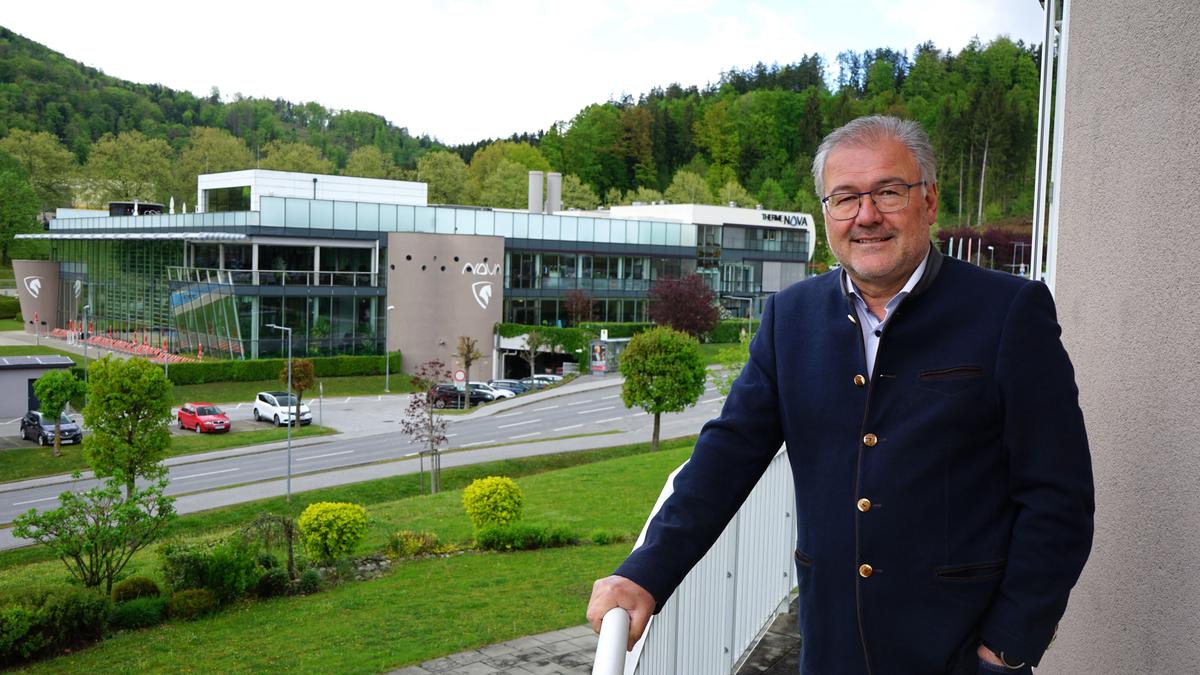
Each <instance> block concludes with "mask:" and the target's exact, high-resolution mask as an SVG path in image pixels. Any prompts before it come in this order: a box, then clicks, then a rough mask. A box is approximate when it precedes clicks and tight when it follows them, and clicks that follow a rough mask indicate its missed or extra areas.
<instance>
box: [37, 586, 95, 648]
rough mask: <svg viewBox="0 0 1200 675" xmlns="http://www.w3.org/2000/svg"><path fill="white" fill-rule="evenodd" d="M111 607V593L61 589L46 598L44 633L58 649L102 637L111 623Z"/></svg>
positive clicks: (82, 589) (50, 593) (43, 619)
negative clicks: (102, 593)
mask: <svg viewBox="0 0 1200 675" xmlns="http://www.w3.org/2000/svg"><path fill="white" fill-rule="evenodd" d="M111 607H112V601H111V600H109V599H108V596H107V595H100V594H99V593H97V592H95V591H94V590H92V589H87V588H79V587H76V586H66V587H62V588H57V589H55V590H53V591H51V592H49V593H47V594H46V596H45V598H44V599H43V600H42V605H41V621H40V624H41V626H40V628H41V631H42V634H43V635H45V636H46V638H47V639H48V640H49V641H50V643H51V644H53V645H55V647H58V648H62V647H69V646H71V645H76V644H82V643H85V642H91V641H93V640H99V639H100V638H101V637H102V636H103V635H104V629H105V628H106V627H107V625H108V612H109V608H111Z"/></svg>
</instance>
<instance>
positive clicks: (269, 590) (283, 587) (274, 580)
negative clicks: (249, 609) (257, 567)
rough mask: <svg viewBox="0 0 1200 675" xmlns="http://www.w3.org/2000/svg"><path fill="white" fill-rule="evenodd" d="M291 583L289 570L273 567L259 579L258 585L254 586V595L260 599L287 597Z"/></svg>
mask: <svg viewBox="0 0 1200 675" xmlns="http://www.w3.org/2000/svg"><path fill="white" fill-rule="evenodd" d="M291 582H292V580H291V579H289V578H288V573H287V570H285V569H283V568H281V567H272V568H269V569H268V570H267V571H265V572H263V573H262V575H261V576H259V577H258V583H257V584H255V585H254V594H255V595H257V596H258V597H260V598H274V597H276V596H279V595H287V592H288V586H289V585H290V584H291Z"/></svg>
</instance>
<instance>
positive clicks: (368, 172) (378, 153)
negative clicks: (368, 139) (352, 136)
mask: <svg viewBox="0 0 1200 675" xmlns="http://www.w3.org/2000/svg"><path fill="white" fill-rule="evenodd" d="M342 175H343V176H362V177H363V178H395V177H396V162H395V161H393V160H392V158H391V157H388V156H387V155H385V154H383V151H382V150H380V149H379V148H377V147H375V146H374V145H364V146H362V147H360V148H355V149H354V152H352V153H350V158H349V159H347V160H346V168H345V169H342Z"/></svg>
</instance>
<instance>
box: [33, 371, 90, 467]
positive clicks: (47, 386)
mask: <svg viewBox="0 0 1200 675" xmlns="http://www.w3.org/2000/svg"><path fill="white" fill-rule="evenodd" d="M83 389H84V385H83V382H81V381H80V380H79V378H77V377H75V376H74V375H72V374H71V371H69V370H51V371H47V372H46V373H45V374H43V375H42V376H41V377H39V378H38V379H37V381H35V382H34V383H33V393H34V394H35V395H36V396H37V397H38V402H39V404H40V408H41V412H42V415H43V416H44V417H45V418H46V419H52V420H54V456H55V457H61V456H62V443H61V442H60V440H61V439H60V438H59V437H60V435H61V433H62V413H63V410H65V409H66V408H67V404H68V403H70V402H71V399H73V398H75V397H76V396H79V395H81V394H83Z"/></svg>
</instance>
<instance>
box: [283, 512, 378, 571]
mask: <svg viewBox="0 0 1200 675" xmlns="http://www.w3.org/2000/svg"><path fill="white" fill-rule="evenodd" d="M296 522H297V524H298V525H299V526H300V537H301V539H302V540H303V541H304V549H305V550H306V551H308V555H309V557H310V558H313V559H315V560H319V561H321V562H322V563H325V564H330V563H332V562H334V561H335V560H337V559H339V558H344V557H346V556H348V555H350V553H351V552H353V551H354V547H355V546H357V545H358V542H360V541H362V538H363V536H365V535H366V534H367V510H366V509H364V508H363V507H361V506H359V505H358V504H350V503H347V502H316V503H315V504H309V506H308V508H306V509H304V512H303V513H301V514H300V518H299V519H298V520H297V521H296Z"/></svg>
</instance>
